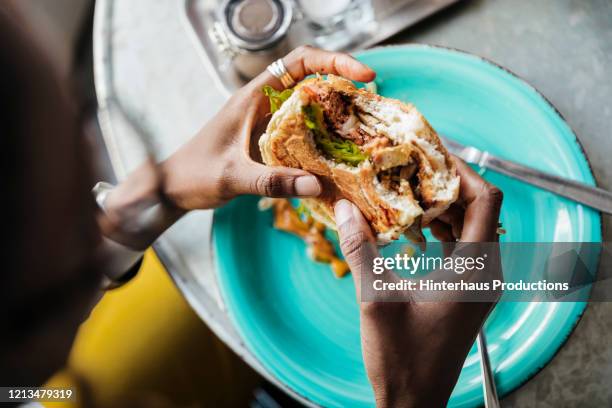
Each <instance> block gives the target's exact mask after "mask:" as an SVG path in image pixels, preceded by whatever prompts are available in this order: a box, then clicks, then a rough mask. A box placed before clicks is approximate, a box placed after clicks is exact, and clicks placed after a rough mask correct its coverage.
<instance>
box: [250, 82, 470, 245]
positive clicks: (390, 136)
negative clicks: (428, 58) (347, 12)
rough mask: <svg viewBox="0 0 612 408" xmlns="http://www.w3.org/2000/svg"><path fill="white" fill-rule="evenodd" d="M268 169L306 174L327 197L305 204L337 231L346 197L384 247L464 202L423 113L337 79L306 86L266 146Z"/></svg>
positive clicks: (417, 236) (415, 235)
mask: <svg viewBox="0 0 612 408" xmlns="http://www.w3.org/2000/svg"><path fill="white" fill-rule="evenodd" d="M259 147H260V150H261V154H262V158H263V161H264V163H265V164H267V165H270V166H286V167H294V168H299V169H303V170H306V171H308V172H310V173H312V174H315V175H316V176H317V177H318V178H319V180H320V181H321V183H322V185H323V194H322V196H320V197H317V198H309V199H303V200H302V201H303V203H304V205H305V206H306V207H307V208H308V209H309V210H310V212H311V213H312V215H313V217H314V218H315V219H317V220H318V221H320V222H322V223H324V224H325V225H327V226H328V227H330V228H332V229H336V225H335V222H334V209H333V206H334V204H335V202H336V201H337V200H339V199H341V198H346V199H348V200H349V201H351V202H353V203H354V204H355V205H357V207H359V209H360V210H361V212H362V213H363V215H364V216H365V218H366V219H367V220H368V221H369V223H370V225H371V227H372V229H373V231H374V232H375V234H376V238H377V241H378V243H379V244H384V243H388V242H390V241H393V240H396V239H398V238H399V237H400V236H401V235H402V234H404V235H406V236H407V237H408V238H409V239H411V240H413V241H422V240H423V238H422V233H421V228H422V227H423V226H426V225H427V224H429V223H430V222H431V221H432V220H433V219H435V218H436V217H437V216H439V215H440V214H441V213H443V212H444V211H445V210H446V209H447V208H448V207H449V206H450V205H451V204H452V203H453V202H454V201H455V200H456V199H457V197H458V194H459V176H458V175H457V171H456V168H455V164H454V162H453V160H452V159H451V157H450V156H449V154H448V152H447V151H446V149H445V148H444V146H443V145H442V143H441V142H440V139H439V137H438V135H437V134H436V132H435V130H434V129H433V128H432V127H431V126H430V124H429V123H428V122H427V120H426V119H425V118H424V117H423V115H421V114H420V113H419V112H418V111H417V109H416V108H415V107H414V106H412V105H410V104H406V103H403V102H401V101H399V100H396V99H391V98H384V97H381V96H379V95H377V94H374V93H370V92H367V91H366V90H363V89H357V88H356V87H355V85H353V83H352V82H351V81H348V80H346V79H344V78H341V77H337V76H334V75H328V76H327V77H326V78H323V77H320V76H318V77H316V78H310V79H306V80H304V81H302V82H301V83H299V84H298V85H297V86H296V87H295V89H294V91H293V94H292V95H291V96H290V97H289V98H288V99H287V100H286V101H285V102H284V103H283V104H282V106H280V108H279V109H278V110H277V111H276V112H275V113H274V114H273V115H272V118H271V119H270V122H269V124H268V127H267V129H266V133H265V134H264V135H263V136H262V137H261V139H260V140H259Z"/></svg>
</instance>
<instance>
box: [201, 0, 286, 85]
mask: <svg viewBox="0 0 612 408" xmlns="http://www.w3.org/2000/svg"><path fill="white" fill-rule="evenodd" d="M217 13H218V15H217V22H216V23H215V25H214V27H213V30H212V36H213V39H214V40H215V42H216V43H217V45H218V47H219V49H220V50H221V51H222V52H223V53H224V54H225V55H227V56H228V57H230V58H232V60H233V64H234V67H235V68H236V70H237V71H238V72H239V73H240V74H241V75H242V76H244V77H246V78H253V77H254V76H256V75H258V74H259V73H260V72H262V71H263V70H265V69H266V67H267V66H268V65H269V64H270V63H272V62H274V60H276V59H278V58H280V57H282V56H284V55H285V54H286V53H287V52H288V51H289V46H288V41H287V31H288V30H289V26H290V25H291V21H292V18H293V6H292V3H290V2H289V1H287V0H224V1H223V3H221V6H220V7H219V9H218V10H217Z"/></svg>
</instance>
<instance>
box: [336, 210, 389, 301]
mask: <svg viewBox="0 0 612 408" xmlns="http://www.w3.org/2000/svg"><path fill="white" fill-rule="evenodd" d="M334 212H335V217H336V225H337V226H338V236H339V238H340V249H341V250H342V255H344V259H345V260H346V262H347V263H348V265H349V267H350V268H351V275H352V276H353V279H354V280H355V289H356V290H357V298H358V299H360V298H361V297H360V294H361V277H362V276H370V275H371V273H372V265H373V262H374V258H375V257H377V256H378V249H377V248H376V241H375V239H374V235H373V234H372V230H371V229H370V225H369V224H368V222H367V221H366V219H365V218H364V216H363V214H361V211H359V208H357V206H355V205H354V204H353V203H351V202H350V201H348V200H344V199H342V200H340V201H338V202H337V203H336V205H335V207H334Z"/></svg>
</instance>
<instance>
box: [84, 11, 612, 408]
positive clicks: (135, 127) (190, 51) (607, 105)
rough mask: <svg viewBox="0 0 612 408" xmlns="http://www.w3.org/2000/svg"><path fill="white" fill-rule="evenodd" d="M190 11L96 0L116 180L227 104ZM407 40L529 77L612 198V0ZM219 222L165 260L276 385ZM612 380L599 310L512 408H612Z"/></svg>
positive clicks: (434, 28)
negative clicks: (223, 247) (219, 262)
mask: <svg viewBox="0 0 612 408" xmlns="http://www.w3.org/2000/svg"><path fill="white" fill-rule="evenodd" d="M181 3H182V2H180V1H176V0H156V1H150V0H130V1H118V0H98V2H97V5H96V15H95V23H94V63H95V83H96V91H97V94H98V99H99V105H100V111H99V118H100V123H101V127H102V131H103V136H104V140H105V144H106V146H107V148H108V150H109V153H110V157H111V161H112V165H113V168H114V170H115V172H116V174H117V178H118V179H121V178H122V177H124V176H125V175H126V174H127V173H128V172H129V171H130V170H132V169H134V168H135V167H137V166H138V165H139V164H140V163H141V162H142V160H143V159H144V157H145V156H144V149H143V143H142V140H144V141H146V144H147V145H148V148H149V149H152V150H153V151H154V152H155V155H156V157H157V159H163V158H165V157H167V156H168V155H170V154H171V153H172V152H174V151H175V150H176V149H177V148H178V147H179V146H180V145H181V144H183V143H184V142H186V141H187V140H188V139H189V138H190V137H191V135H193V134H195V132H196V131H197V130H198V129H199V128H200V127H201V126H202V125H203V124H204V123H205V122H206V120H208V119H209V118H210V117H211V116H212V114H214V113H215V111H216V110H217V109H218V108H219V106H221V104H222V102H223V101H224V99H225V96H224V95H222V94H221V93H220V92H219V91H218V90H217V89H216V88H215V87H213V86H210V84H211V78H210V77H209V74H208V73H207V71H206V69H205V67H204V66H203V64H202V61H201V60H200V57H199V56H198V53H197V52H196V49H195V44H194V43H193V41H192V40H191V39H190V37H189V35H188V33H187V31H186V30H185V27H184V25H183V23H184V22H183V21H182V18H183V16H182V9H181ZM404 42H422V43H430V44H438V45H444V46H450V47H455V48H459V49H462V50H466V51H469V52H473V53H475V54H478V55H481V56H483V57H486V58H489V59H491V60H493V61H495V62H497V63H500V64H501V65H503V66H505V67H507V68H509V69H510V70H512V71H514V72H515V73H517V74H518V75H520V76H522V77H523V78H525V79H526V80H527V81H529V82H530V83H531V84H533V85H534V86H535V87H536V88H538V89H539V90H540V91H541V92H542V93H543V94H544V95H546V96H547V97H548V98H549V99H550V100H551V102H552V103H553V104H554V105H556V107H557V108H558V109H559V111H560V112H561V113H562V114H563V115H564V117H565V118H566V119H567V120H568V122H569V124H570V125H571V126H572V127H573V129H574V130H575V131H576V133H577V135H578V137H579V139H580V141H581V142H582V145H583V146H584V149H585V151H586V154H587V155H588V157H589V160H590V162H591V165H592V167H593V171H594V173H595V177H596V178H597V180H598V183H599V185H600V186H602V187H604V188H607V189H611V190H612V160H610V155H611V154H612V134H611V133H610V125H611V122H612V81H611V80H610V78H612V2H609V0H582V1H578V0H575V1H570V0H539V1H537V2H535V1H530V0H513V1H502V0H488V1H487V0H472V1H463V2H460V3H459V4H457V5H456V6H453V7H452V8H450V9H448V10H446V11H443V12H442V13H440V14H439V15H437V16H434V17H433V18H430V19H428V20H426V21H425V22H423V23H421V24H419V25H418V26H416V27H413V28H411V29H409V30H407V31H404V32H403V33H401V34H399V35H397V36H395V37H394V38H392V39H391V40H390V41H387V43H404ZM211 221H212V212H211V211H194V212H192V213H190V214H188V215H187V216H186V217H184V218H183V219H182V220H181V221H179V222H178V223H177V224H176V225H174V226H173V227H172V228H171V229H170V230H168V231H167V232H166V233H165V234H164V236H163V237H162V238H160V239H159V240H158V242H157V243H156V244H155V250H156V252H157V253H158V255H159V256H160V258H161V260H162V262H163V263H164V265H165V266H166V268H167V269H168V271H169V273H170V274H171V275H172V277H173V279H174V280H175V282H176V284H177V286H178V287H179V288H180V290H181V291H182V292H183V293H184V295H185V297H186V298H187V300H188V301H189V302H190V304H191V306H192V307H193V308H194V309H195V310H196V312H197V313H198V314H199V315H200V316H201V317H202V319H203V320H204V321H205V322H206V323H207V324H208V325H209V326H210V327H211V329H212V330H213V331H214V332H215V333H216V334H217V335H218V336H219V337H220V338H221V339H222V340H223V341H225V342H226V343H227V344H228V345H229V346H230V347H231V348H232V349H233V350H234V351H235V352H236V353H237V354H239V355H240V356H241V357H242V358H243V359H245V361H246V362H247V363H249V364H250V365H251V366H253V367H254V368H255V369H256V370H257V371H259V372H260V373H262V374H263V375H264V376H266V377H267V378H268V379H270V380H271V381H273V382H276V380H275V379H274V378H271V376H270V375H268V374H267V373H266V372H265V370H263V368H262V367H261V365H260V364H259V363H258V362H257V361H256V359H255V358H254V357H253V356H252V354H251V353H250V352H249V351H248V350H247V349H246V348H245V347H244V344H243V343H242V341H241V340H240V337H239V336H238V335H237V333H236V331H235V329H234V327H233V326H232V324H231V322H230V321H229V319H228V317H227V314H226V313H225V311H224V306H223V303H222V301H221V298H220V295H219V293H218V288H217V284H216V282H215V275H214V263H213V255H214V254H213V253H212V251H211V248H210V233H211ZM610 225H611V224H610V220H609V219H608V218H606V217H604V240H606V241H608V240H610V238H611V235H610ZM600 267H601V268H609V267H610V266H609V265H601V266H600ZM609 378H612V303H594V304H590V305H589V307H588V308H587V311H586V312H585V314H584V316H583V318H582V319H581V321H580V323H579V324H578V326H577V328H576V330H575V331H574V333H573V334H572V336H571V337H570V338H569V340H568V341H567V343H566V344H565V345H564V346H563V347H562V349H561V350H560V352H559V353H558V354H557V355H556V357H555V358H554V359H553V361H552V362H551V363H550V364H548V365H547V366H546V367H545V368H544V369H543V370H542V371H541V372H540V373H538V374H537V375H536V376H535V377H534V378H533V379H532V380H531V381H529V382H528V383H527V384H525V385H524V386H523V387H521V388H519V390H518V391H516V392H514V393H512V394H511V395H509V396H508V397H506V398H505V399H504V401H503V405H504V406H517V407H536V406H537V407H548V406H550V407H553V406H554V407H564V406H612V388H611V387H609ZM281 386H282V385H281ZM288 391H289V392H290V390H288ZM303 402H304V401H303Z"/></svg>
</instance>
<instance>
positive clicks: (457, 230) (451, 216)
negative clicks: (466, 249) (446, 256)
mask: <svg viewBox="0 0 612 408" xmlns="http://www.w3.org/2000/svg"><path fill="white" fill-rule="evenodd" d="M464 217H465V210H464V209H463V208H462V207H460V206H458V205H454V204H453V205H451V206H450V207H449V208H448V209H447V210H446V211H444V213H442V214H440V216H438V220H440V221H442V222H443V223H445V224H447V225H449V226H450V227H451V230H452V234H453V236H454V237H455V238H456V239H459V238H461V231H462V230H463V218H464Z"/></svg>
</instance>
